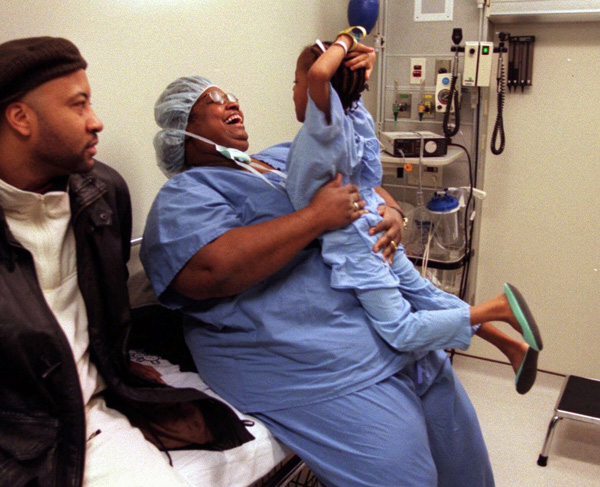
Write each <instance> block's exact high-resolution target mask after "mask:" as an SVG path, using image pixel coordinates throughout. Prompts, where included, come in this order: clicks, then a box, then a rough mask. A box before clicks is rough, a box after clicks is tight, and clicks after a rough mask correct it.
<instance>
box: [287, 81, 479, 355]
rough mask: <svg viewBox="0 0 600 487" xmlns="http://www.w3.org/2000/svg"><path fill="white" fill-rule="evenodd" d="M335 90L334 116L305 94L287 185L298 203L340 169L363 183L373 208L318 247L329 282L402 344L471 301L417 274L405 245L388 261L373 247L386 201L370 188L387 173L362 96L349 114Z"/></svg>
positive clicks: (459, 316)
mask: <svg viewBox="0 0 600 487" xmlns="http://www.w3.org/2000/svg"><path fill="white" fill-rule="evenodd" d="M330 93H331V96H330V115H331V121H330V123H328V122H327V120H326V117H325V114H324V113H323V112H322V111H321V110H319V108H318V107H317V106H316V105H315V103H314V101H313V100H312V98H311V97H310V93H309V94H308V104H307V108H306V115H305V121H304V124H303V126H302V128H301V129H300V131H299V132H298V134H297V135H296V137H295V139H294V142H293V143H292V146H291V148H290V151H289V154H288V157H287V162H286V166H287V171H288V177H287V183H286V190H287V192H288V195H289V196H290V200H291V202H292V204H293V206H294V208H295V209H296V210H299V209H301V208H304V207H305V206H307V205H308V204H309V203H310V200H311V199H312V197H313V196H314V193H315V192H316V191H317V190H318V189H319V188H320V187H321V186H323V184H325V183H326V182H328V181H330V180H331V179H332V178H333V177H334V176H335V175H336V174H337V173H341V174H342V175H343V181H344V182H345V183H353V184H356V185H357V186H358V187H359V189H360V192H361V196H362V198H363V199H364V200H365V201H366V209H367V210H368V213H367V214H366V215H363V216H361V217H360V218H359V219H357V220H355V221H354V222H353V223H352V224H350V225H348V226H347V227H345V228H341V229H338V230H335V231H333V232H327V233H325V234H323V235H322V236H321V237H320V240H321V245H322V250H321V252H322V254H323V259H324V260H325V262H326V263H327V264H328V265H330V266H331V267H332V273H331V276H332V277H331V286H332V287H334V288H336V289H354V290H355V291H356V293H357V296H358V298H359V300H360V302H361V304H362V306H363V307H364V308H365V309H366V310H367V313H368V315H369V318H370V321H371V324H372V325H373V327H374V328H375V329H376V330H377V331H378V333H379V334H380V335H381V336H382V337H383V338H384V339H385V340H386V341H387V342H388V343H389V344H390V345H392V346H393V347H396V348H398V349H399V350H402V349H403V347H404V343H405V342H406V337H407V334H409V333H411V331H410V330H412V332H414V333H418V332H419V330H421V329H422V328H424V327H422V324H423V322H425V321H429V322H431V321H432V320H433V321H435V322H437V323H443V322H451V321H452V320H459V321H461V322H465V320H467V319H468V311H467V310H468V305H467V304H466V303H464V302H463V301H462V300H460V299H458V298H457V297H455V296H453V295H450V294H448V293H445V292H443V291H439V290H437V289H434V287H433V285H431V283H429V281H426V280H425V279H422V278H421V277H420V276H418V274H417V272H416V271H415V269H414V266H413V265H412V263H411V262H410V260H409V259H408V257H407V256H406V253H405V251H404V247H403V246H402V245H399V246H398V249H397V252H396V254H395V256H394V259H393V262H392V265H391V266H390V265H389V264H388V263H387V262H384V261H383V259H382V255H381V252H379V253H377V254H375V253H374V252H373V251H372V249H373V246H374V245H375V243H376V241H377V239H378V238H379V236H378V235H369V229H370V228H371V227H373V226H374V225H376V224H377V223H378V222H379V221H381V217H380V215H379V213H378V211H377V207H378V206H379V205H380V204H383V203H384V202H383V200H382V199H381V198H380V197H379V196H378V195H377V193H376V192H375V191H374V189H373V188H374V187H375V186H379V185H380V184H381V177H382V166H381V160H380V157H379V142H378V141H377V138H376V136H375V126H374V123H373V119H372V117H371V115H370V114H369V112H368V111H367V110H366V108H365V107H364V105H363V104H362V101H359V102H358V104H357V106H356V108H355V109H354V110H353V111H350V112H348V113H345V111H344V109H343V107H342V104H341V101H340V98H339V96H338V94H337V93H336V91H335V90H334V89H333V87H331V86H330ZM415 311H417V313H415ZM474 331H475V330H474V329H473V330H472V332H473V333H474Z"/></svg>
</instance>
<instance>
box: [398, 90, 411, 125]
mask: <svg viewBox="0 0 600 487" xmlns="http://www.w3.org/2000/svg"><path fill="white" fill-rule="evenodd" d="M411 110H412V95H411V94H410V93H398V94H396V100H395V101H394V107H393V111H394V119H397V118H410V117H411Z"/></svg>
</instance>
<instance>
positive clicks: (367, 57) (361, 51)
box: [344, 42, 377, 81]
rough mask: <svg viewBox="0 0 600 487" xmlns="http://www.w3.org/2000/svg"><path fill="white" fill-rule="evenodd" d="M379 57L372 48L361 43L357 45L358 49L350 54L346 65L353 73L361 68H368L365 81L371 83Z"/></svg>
mask: <svg viewBox="0 0 600 487" xmlns="http://www.w3.org/2000/svg"><path fill="white" fill-rule="evenodd" d="M376 60H377V55H376V54H375V50H374V49H373V48H372V47H369V46H365V45H364V44H361V43H360V42H359V43H358V44H356V47H355V48H354V49H353V50H352V51H350V52H349V53H348V55H347V56H346V60H345V61H344V62H345V65H346V67H348V68H350V69H351V70H352V71H354V70H356V69H359V68H366V72H365V80H366V81H369V78H370V77H371V73H372V72H373V67H374V66H375V61H376Z"/></svg>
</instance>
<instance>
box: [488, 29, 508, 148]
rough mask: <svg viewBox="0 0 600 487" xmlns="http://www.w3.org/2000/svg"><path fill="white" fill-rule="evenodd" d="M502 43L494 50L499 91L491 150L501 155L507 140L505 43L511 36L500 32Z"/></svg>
mask: <svg viewBox="0 0 600 487" xmlns="http://www.w3.org/2000/svg"><path fill="white" fill-rule="evenodd" d="M498 37H499V39H500V42H499V43H498V47H496V48H494V52H497V53H498V68H497V70H496V90H497V91H498V112H497V114H496V123H495V124H494V131H493V132H492V140H491V143H490V150H491V151H492V154H494V155H496V156H497V155H499V154H502V152H504V143H505V142H506V138H505V135H504V98H505V96H506V74H505V72H504V53H505V52H507V51H508V49H507V48H506V47H504V43H505V42H507V41H508V39H509V37H510V34H508V33H507V32H500V34H498ZM498 136H500V145H499V146H498Z"/></svg>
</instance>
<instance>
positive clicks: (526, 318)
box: [504, 283, 544, 352]
mask: <svg viewBox="0 0 600 487" xmlns="http://www.w3.org/2000/svg"><path fill="white" fill-rule="evenodd" d="M504 294H506V297H507V298H508V302H509V304H510V308H511V309H512V311H513V313H514V314H515V316H516V317H517V320H518V321H519V324H520V325H521V330H522V331H523V339H524V340H525V342H527V345H529V346H530V347H531V348H533V349H534V350H536V351H538V352H539V351H541V350H542V348H544V344H543V343H542V336H541V335H540V330H539V329H538V326H537V323H536V322H535V319H534V318H533V315H532V314H531V311H530V310H529V306H527V303H526V302H525V298H524V297H523V295H522V294H521V293H520V292H519V290H518V289H517V288H516V287H514V286H513V285H511V284H508V283H505V284H504Z"/></svg>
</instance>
